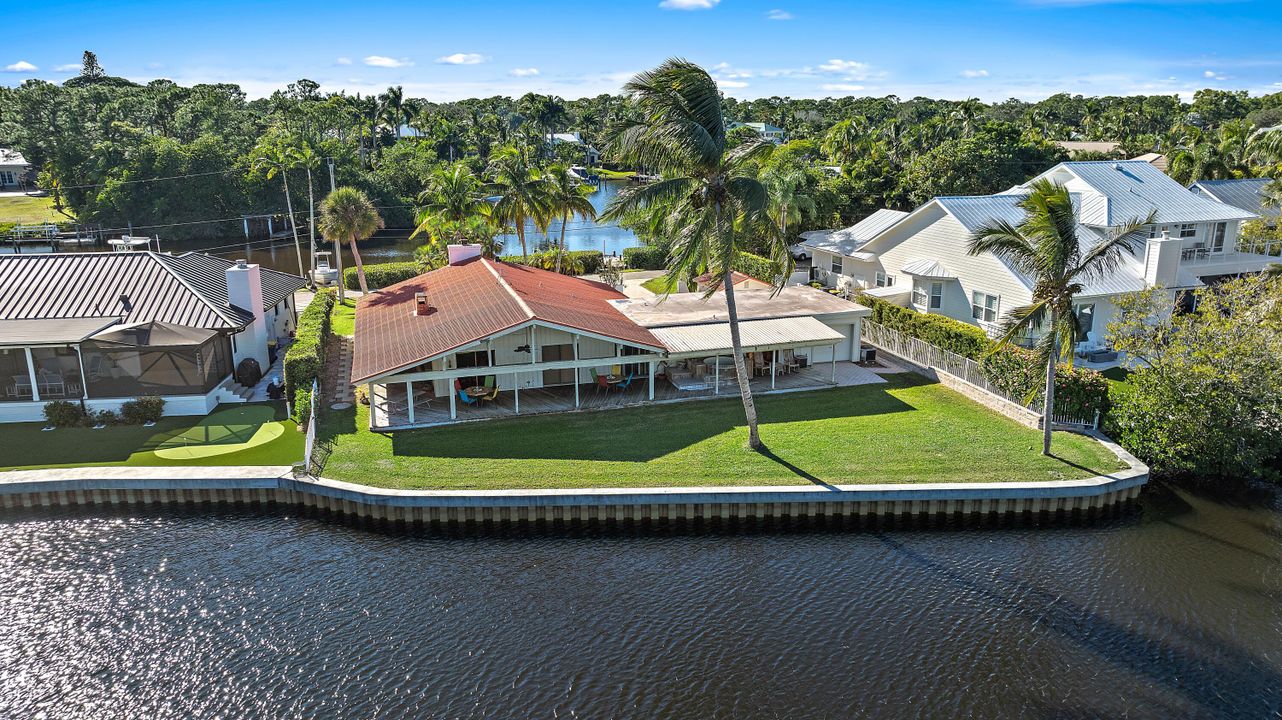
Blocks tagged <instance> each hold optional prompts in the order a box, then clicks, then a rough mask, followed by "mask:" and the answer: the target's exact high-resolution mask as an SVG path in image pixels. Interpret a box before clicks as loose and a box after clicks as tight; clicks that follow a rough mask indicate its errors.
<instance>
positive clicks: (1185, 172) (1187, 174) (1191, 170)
mask: <svg viewBox="0 0 1282 720" xmlns="http://www.w3.org/2000/svg"><path fill="white" fill-rule="evenodd" d="M1175 132H1176V133H1177V134H1178V139H1177V140H1176V142H1175V145H1174V148H1173V149H1172V150H1171V152H1170V153H1168V157H1169V159H1170V164H1169V165H1167V168H1166V174H1167V175H1170V176H1171V179H1173V180H1175V181H1176V182H1178V183H1180V184H1181V185H1188V184H1189V183H1192V182H1195V181H1197V180H1223V179H1228V178H1231V177H1233V170H1232V169H1231V168H1230V167H1229V165H1228V163H1227V162H1226V161H1225V158H1224V155H1223V153H1222V152H1221V149H1220V144H1219V142H1217V140H1216V138H1215V137H1214V136H1213V135H1212V134H1211V133H1209V132H1207V131H1205V130H1203V129H1201V128H1199V127H1196V126H1193V125H1184V126H1181V127H1179V128H1176V130H1175Z"/></svg>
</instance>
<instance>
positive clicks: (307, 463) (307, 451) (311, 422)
mask: <svg viewBox="0 0 1282 720" xmlns="http://www.w3.org/2000/svg"><path fill="white" fill-rule="evenodd" d="M319 398H320V386H319V384H317V382H316V380H314V379H313V380H312V399H311V403H312V404H311V407H310V408H309V412H308V413H307V440H306V441H305V442H304V443H303V471H304V472H309V473H310V472H311V471H312V467H313V464H314V463H313V460H312V458H313V457H315V456H314V454H313V453H314V452H315V451H316V408H317V407H319V406H320V402H319Z"/></svg>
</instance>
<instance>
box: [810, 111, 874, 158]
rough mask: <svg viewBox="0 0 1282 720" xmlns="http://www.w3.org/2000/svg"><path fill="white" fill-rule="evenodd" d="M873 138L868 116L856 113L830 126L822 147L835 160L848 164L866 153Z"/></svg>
mask: <svg viewBox="0 0 1282 720" xmlns="http://www.w3.org/2000/svg"><path fill="white" fill-rule="evenodd" d="M871 139H872V138H871V136H870V132H869V126H868V118H866V117H864V116H862V115H856V116H855V117H852V118H847V119H845V120H842V121H841V122H839V123H837V124H836V125H833V126H832V127H831V128H829V129H828V132H827V134H825V135H824V139H823V141H822V143H821V144H820V149H822V150H823V151H824V153H825V154H826V155H827V156H828V158H829V159H830V160H832V161H833V162H835V163H837V164H838V165H842V166H847V165H851V164H853V163H854V162H855V160H857V159H859V158H860V157H861V156H862V155H864V153H865V151H866V150H867V149H868V145H869V142H870V140H871Z"/></svg>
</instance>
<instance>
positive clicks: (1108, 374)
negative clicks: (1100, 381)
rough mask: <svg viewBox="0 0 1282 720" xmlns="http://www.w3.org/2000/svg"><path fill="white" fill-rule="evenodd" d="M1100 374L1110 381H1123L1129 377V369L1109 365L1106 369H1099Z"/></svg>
mask: <svg viewBox="0 0 1282 720" xmlns="http://www.w3.org/2000/svg"><path fill="white" fill-rule="evenodd" d="M1100 375H1103V376H1104V377H1105V379H1107V380H1109V381H1110V382H1115V383H1124V382H1126V378H1128V377H1130V375H1131V371H1130V370H1127V369H1126V368H1124V367H1111V368H1109V369H1107V370H1101V371H1100Z"/></svg>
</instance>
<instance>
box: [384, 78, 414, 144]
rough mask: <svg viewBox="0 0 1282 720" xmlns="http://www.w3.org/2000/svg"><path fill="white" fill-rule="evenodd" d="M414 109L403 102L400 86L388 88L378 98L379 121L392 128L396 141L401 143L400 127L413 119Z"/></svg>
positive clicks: (403, 95)
mask: <svg viewBox="0 0 1282 720" xmlns="http://www.w3.org/2000/svg"><path fill="white" fill-rule="evenodd" d="M414 110H415V107H414V106H413V104H407V103H406V102H405V92H404V91H403V90H402V89H401V86H400V85H397V86H395V87H389V88H388V89H387V92H385V93H383V94H382V95H380V96H379V98H378V114H379V120H382V121H383V122H385V123H387V124H388V125H390V126H392V132H394V133H396V141H397V142H400V141H401V126H402V125H406V124H408V123H409V121H410V120H413V119H414Z"/></svg>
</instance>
